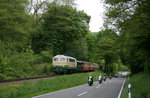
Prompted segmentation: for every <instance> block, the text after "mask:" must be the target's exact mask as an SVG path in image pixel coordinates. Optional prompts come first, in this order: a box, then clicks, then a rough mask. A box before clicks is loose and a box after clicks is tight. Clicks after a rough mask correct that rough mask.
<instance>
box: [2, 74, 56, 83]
mask: <svg viewBox="0 0 150 98" xmlns="http://www.w3.org/2000/svg"><path fill="white" fill-rule="evenodd" d="M54 76H56V75H44V76H32V77H25V78H16V79H8V80H0V83H9V82H15V81H24V80H33V79H41V78H48V77H54Z"/></svg>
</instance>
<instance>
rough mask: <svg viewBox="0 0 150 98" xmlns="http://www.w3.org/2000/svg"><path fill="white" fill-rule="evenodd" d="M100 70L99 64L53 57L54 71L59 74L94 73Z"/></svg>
mask: <svg viewBox="0 0 150 98" xmlns="http://www.w3.org/2000/svg"><path fill="white" fill-rule="evenodd" d="M97 68H98V64H96V63H91V62H86V61H78V60H77V59H76V58H73V57H70V56H65V55H57V56H54V57H53V71H54V72H55V73H57V74H61V73H62V74H63V73H73V72H85V71H94V70H95V69H97Z"/></svg>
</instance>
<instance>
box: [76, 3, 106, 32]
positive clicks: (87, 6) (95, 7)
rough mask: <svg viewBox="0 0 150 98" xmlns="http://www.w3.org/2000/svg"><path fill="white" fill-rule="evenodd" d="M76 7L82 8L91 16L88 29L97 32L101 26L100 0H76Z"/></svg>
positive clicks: (101, 11)
mask: <svg viewBox="0 0 150 98" xmlns="http://www.w3.org/2000/svg"><path fill="white" fill-rule="evenodd" d="M76 3H77V5H78V6H77V9H79V10H84V12H85V13H86V14H88V15H89V16H91V21H90V28H89V29H90V31H91V32H98V31H100V27H102V26H103V19H102V16H103V12H104V8H103V4H102V2H101V0H77V1H76Z"/></svg>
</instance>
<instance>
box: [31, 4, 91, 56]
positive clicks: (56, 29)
mask: <svg viewBox="0 0 150 98" xmlns="http://www.w3.org/2000/svg"><path fill="white" fill-rule="evenodd" d="M42 19H43V21H42V23H41V29H40V31H39V32H37V33H35V35H34V37H33V42H32V43H33V45H34V46H32V48H33V49H34V50H35V52H40V51H41V50H46V49H48V48H49V49H50V48H51V49H53V50H54V55H56V54H64V53H65V52H66V51H67V49H68V48H69V44H70V43H71V42H74V40H79V39H80V38H82V37H84V36H85V35H86V34H87V32H88V23H89V20H90V17H89V16H88V15H86V14H85V13H84V12H82V11H76V9H73V8H72V7H69V6H67V5H57V4H56V3H54V2H53V3H50V4H49V5H48V8H47V11H46V12H45V13H44V14H43V16H42Z"/></svg>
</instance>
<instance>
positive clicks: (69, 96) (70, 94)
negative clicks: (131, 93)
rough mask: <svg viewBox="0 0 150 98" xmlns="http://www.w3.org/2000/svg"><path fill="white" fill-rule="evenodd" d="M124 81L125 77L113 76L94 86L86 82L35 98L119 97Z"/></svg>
mask: <svg viewBox="0 0 150 98" xmlns="http://www.w3.org/2000/svg"><path fill="white" fill-rule="evenodd" d="M125 74H126V73H123V75H125ZM124 81H125V78H124V77H118V78H112V79H111V80H110V79H107V80H106V81H105V82H104V81H103V82H102V84H99V83H98V82H94V84H93V86H88V84H85V85H81V86H77V87H74V88H69V89H65V90H61V91H57V92H53V93H49V94H44V95H40V96H35V97H33V98H118V96H119V93H120V90H121V88H122V85H123V82H124Z"/></svg>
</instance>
